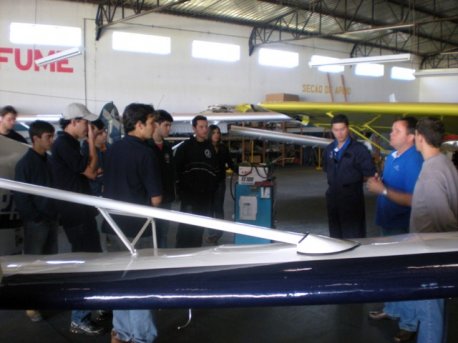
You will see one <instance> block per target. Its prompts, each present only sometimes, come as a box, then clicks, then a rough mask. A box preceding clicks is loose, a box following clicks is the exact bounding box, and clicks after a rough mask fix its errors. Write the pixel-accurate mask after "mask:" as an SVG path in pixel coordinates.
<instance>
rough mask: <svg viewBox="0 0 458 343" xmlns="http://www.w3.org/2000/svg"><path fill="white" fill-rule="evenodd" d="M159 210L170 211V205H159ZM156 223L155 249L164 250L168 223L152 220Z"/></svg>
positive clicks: (161, 220) (166, 221)
mask: <svg viewBox="0 0 458 343" xmlns="http://www.w3.org/2000/svg"><path fill="white" fill-rule="evenodd" d="M161 208H163V209H166V210H170V209H171V208H172V203H171V202H169V203H165V204H161ZM154 221H155V222H156V238H157V247H158V248H161V249H164V248H167V240H168V238H167V237H168V233H169V227H170V225H169V223H170V222H169V221H168V220H163V219H154Z"/></svg>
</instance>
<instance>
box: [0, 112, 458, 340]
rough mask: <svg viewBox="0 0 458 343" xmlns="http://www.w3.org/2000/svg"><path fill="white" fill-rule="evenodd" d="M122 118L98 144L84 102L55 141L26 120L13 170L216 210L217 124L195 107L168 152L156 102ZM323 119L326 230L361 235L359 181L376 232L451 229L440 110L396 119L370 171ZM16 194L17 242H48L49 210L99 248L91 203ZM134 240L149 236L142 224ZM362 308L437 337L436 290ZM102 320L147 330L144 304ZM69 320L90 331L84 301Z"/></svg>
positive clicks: (186, 233) (116, 335)
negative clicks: (328, 135)
mask: <svg viewBox="0 0 458 343" xmlns="http://www.w3.org/2000/svg"><path fill="white" fill-rule="evenodd" d="M0 114H1V119H2V120H1V122H0V134H2V135H4V136H6V137H8V138H11V139H15V140H18V141H21V142H23V143H24V142H25V139H24V138H23V137H22V136H21V135H19V134H17V133H16V132H15V131H14V130H13V126H14V122H15V119H16V115H17V112H16V111H15V109H14V108H13V107H11V106H6V107H5V108H3V109H2V110H1V113H0ZM122 120H123V125H124V129H125V132H126V135H125V137H123V138H122V139H121V140H119V141H117V142H115V143H114V144H113V145H112V146H110V147H109V148H108V149H107V147H106V138H107V135H106V130H105V129H104V127H103V123H100V122H98V121H97V116H96V115H94V114H92V113H91V112H90V111H89V110H88V109H87V108H86V106H84V105H83V104H78V103H73V104H70V105H68V106H67V108H66V109H65V111H64V113H63V118H62V119H61V121H60V125H61V128H62V131H61V132H59V134H58V137H57V139H56V140H55V141H54V127H53V126H52V125H51V124H49V123H47V122H44V121H40V120H37V121H35V122H33V123H32V124H31V125H30V128H29V135H30V139H31V142H32V147H31V148H30V149H29V150H28V151H27V152H26V154H25V155H24V156H23V158H22V159H21V160H20V161H19V162H18V163H17V166H16V173H15V179H16V180H18V181H23V182H28V183H33V184H38V185H43V186H52V187H55V188H59V189H63V190H68V191H73V192H78V193H83V194H93V195H98V196H100V195H102V196H104V197H107V198H111V199H116V200H122V201H127V202H132V203H136V204H141V205H149V206H154V207H162V208H167V209H170V208H171V205H172V203H173V201H174V200H175V194H178V197H179V199H180V200H181V211H183V212H189V213H194V214H200V215H204V216H213V217H216V218H224V212H223V201H224V193H225V187H226V182H225V176H226V174H225V171H226V166H229V167H230V168H232V169H234V168H235V167H234V164H233V163H232V160H231V159H230V157H229V153H228V150H227V148H226V147H225V146H224V145H223V144H222V143H221V131H220V129H219V128H218V127H217V126H213V125H211V126H210V127H209V126H208V121H207V119H206V117H204V116H202V115H198V116H196V117H195V118H194V119H193V121H192V127H193V131H194V135H193V136H192V137H191V138H190V139H189V140H187V141H185V142H184V143H183V144H182V145H181V146H180V147H179V148H178V149H177V151H176V154H175V156H174V154H173V151H172V148H171V145H170V143H168V142H167V141H166V140H165V138H166V137H167V136H168V135H169V132H170V128H171V125H172V122H173V118H172V116H171V115H170V114H169V113H168V112H167V111H164V110H157V111H156V110H155V109H154V108H153V106H151V105H147V104H138V103H133V104H130V105H128V106H127V107H126V109H125V111H124V113H123V116H122ZM331 130H332V133H333V135H334V137H335V141H334V142H333V143H332V144H330V145H329V146H328V147H327V148H326V150H325V158H324V171H325V172H326V174H327V180H328V185H329V187H328V190H327V192H326V202H327V210H328V218H329V230H330V236H331V237H335V238H360V237H365V236H366V218H365V208H364V206H365V205H364V189H363V185H364V183H366V185H367V189H368V191H369V192H372V193H374V194H377V195H378V199H377V210H376V223H377V225H378V226H380V228H381V232H382V235H384V236H389V235H397V234H403V233H408V232H444V231H454V230H458V219H457V217H458V173H457V170H456V168H455V166H454V165H453V164H452V162H451V161H450V160H449V159H447V158H446V157H445V156H444V155H443V154H442V153H441V152H440V144H441V142H442V137H443V135H444V133H445V130H444V126H443V123H442V122H441V121H440V120H439V119H431V118H424V119H421V120H420V121H418V122H417V120H416V119H415V118H412V117H404V118H401V119H398V120H395V121H394V123H393V125H392V130H391V134H390V144H391V146H392V147H393V148H394V151H393V152H392V153H391V154H390V155H388V156H387V158H386V161H385V164H384V169H383V173H382V175H381V176H379V175H378V173H377V172H376V168H375V165H374V163H373V161H372V158H371V155H370V152H369V151H368V149H367V148H366V147H365V146H364V145H363V144H361V143H359V142H358V141H356V140H354V139H353V138H352V137H351V135H350V126H349V122H348V119H347V117H346V116H344V115H336V116H334V117H333V118H332V120H331ZM81 140H84V143H83V147H81V144H80V141H81ZM48 151H51V152H52V154H51V156H48V154H47V152H48ZM15 197H16V205H17V207H18V210H19V212H20V214H21V217H22V219H23V221H24V253H27V254H53V253H57V251H58V247H57V227H58V223H59V222H58V220H60V223H61V224H62V226H63V229H64V231H65V233H66V236H67V238H68V240H69V242H70V244H71V249H72V251H73V252H100V251H102V247H101V241H100V235H99V231H98V228H97V222H96V220H95V216H96V214H97V213H96V211H95V210H94V209H93V208H91V207H88V206H84V205H76V204H72V203H67V202H58V201H54V200H52V199H48V198H44V197H39V196H33V195H29V194H24V193H17V194H15ZM56 209H57V211H56ZM113 217H114V219H115V221H116V223H117V224H118V226H119V227H120V228H121V229H122V231H123V233H124V234H125V236H126V237H128V238H130V239H132V238H134V237H135V236H136V235H137V233H138V231H139V229H140V228H141V227H142V226H143V224H144V221H143V220H142V219H139V218H134V217H126V216H113ZM167 225H168V223H167V222H166V221H157V240H158V246H159V247H160V248H165V247H167V240H168V239H167ZM102 231H103V232H105V233H106V234H107V236H108V241H109V244H108V246H107V249H108V250H109V251H116V250H120V249H123V245H122V242H121V241H120V240H119V238H118V237H117V236H116V235H114V234H113V233H112V232H111V229H110V228H109V227H108V226H104V227H103V228H102ZM203 233H204V230H203V229H202V228H199V227H195V226H189V225H186V224H180V225H179V227H178V230H177V236H176V247H178V248H184V247H199V246H201V245H202V240H203ZM220 237H221V233H220V232H218V231H211V232H210V234H209V236H208V238H207V240H208V242H210V243H216V242H217V241H218V239H219V238H220ZM136 246H137V247H140V248H144V247H151V246H152V239H151V233H150V231H149V230H146V231H145V234H144V236H143V237H142V238H141V239H140V240H139V241H138V242H137V245H136ZM27 315H28V316H29V317H30V318H31V319H32V320H34V321H37V320H40V319H41V314H40V313H39V312H38V311H36V310H28V311H27ZM369 316H370V317H371V318H372V319H375V320H379V319H398V320H399V326H400V331H399V333H398V334H397V335H396V336H395V337H394V339H395V341H396V342H405V341H408V340H411V339H412V338H413V337H414V336H415V335H416V334H417V336H418V342H419V343H423V342H438V343H439V342H441V340H442V337H443V331H444V330H443V327H444V300H443V299H432V300H420V301H401V302H388V303H385V307H384V309H383V310H381V311H371V312H370V313H369ZM113 328H114V329H113V332H112V342H113V343H122V342H129V341H135V342H137V341H138V342H152V341H154V339H155V338H156V336H157V329H156V325H155V320H154V313H153V311H150V310H115V311H113ZM70 331H72V332H74V333H84V334H90V335H94V334H99V333H101V332H102V329H101V327H99V326H98V325H97V324H95V323H94V322H93V321H92V320H91V312H90V311H87V310H74V311H72V316H71V325H70ZM417 332H418V333H417Z"/></svg>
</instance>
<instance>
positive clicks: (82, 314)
mask: <svg viewBox="0 0 458 343" xmlns="http://www.w3.org/2000/svg"><path fill="white" fill-rule="evenodd" d="M90 321H91V311H88V310H73V311H72V322H73V323H75V324H78V325H80V324H83V323H85V324H86V323H89V322H90Z"/></svg>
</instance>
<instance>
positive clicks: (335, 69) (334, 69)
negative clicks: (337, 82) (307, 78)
mask: <svg viewBox="0 0 458 343" xmlns="http://www.w3.org/2000/svg"><path fill="white" fill-rule="evenodd" d="M310 60H311V61H312V62H314V63H320V62H332V61H338V60H339V59H338V58H334V57H329V56H322V55H312V58H311V59H310ZM318 70H319V71H322V72H324V73H342V72H343V71H344V70H345V67H344V66H338V65H324V66H320V67H318Z"/></svg>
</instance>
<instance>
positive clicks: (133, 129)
mask: <svg viewBox="0 0 458 343" xmlns="http://www.w3.org/2000/svg"><path fill="white" fill-rule="evenodd" d="M154 119H155V111H154V108H153V106H151V105H146V104H136V103H133V104H130V105H128V106H127V107H126V109H125V110H124V113H123V115H122V120H123V124H124V130H125V132H126V133H127V134H126V136H125V137H124V138H123V139H122V140H120V141H117V142H115V143H114V144H113V145H112V146H111V147H110V148H109V149H108V151H107V153H106V159H105V175H104V183H105V188H104V193H103V195H104V197H107V198H111V199H115V200H122V201H127V202H131V203H135V204H140V205H150V206H154V207H156V206H159V205H160V203H161V200H162V197H161V191H162V185H161V176H160V169H159V164H158V161H157V158H156V155H155V153H154V152H153V150H152V149H151V147H149V146H148V144H147V143H146V141H147V140H148V139H151V138H152V137H153V133H154V130H155V124H154ZM113 219H114V220H115V221H116V223H117V224H118V226H119V227H120V229H121V230H122V231H123V232H124V234H125V235H126V236H127V237H128V238H131V239H132V238H133V237H135V236H136V235H137V233H138V231H139V230H140V229H141V228H142V226H143V224H144V223H145V219H144V218H135V217H128V216H113ZM104 230H105V231H106V232H107V233H108V236H109V238H110V243H111V244H110V245H108V246H107V248H108V250H111V251H113V250H120V249H125V247H124V248H123V245H122V242H121V241H120V239H119V238H118V237H117V236H115V235H113V233H112V232H110V231H107V228H106V227H105V228H104ZM135 247H136V248H139V247H140V248H143V247H152V238H151V230H146V231H145V234H144V236H143V237H142V238H141V239H140V240H139V241H138V242H137V244H136V246H135ZM156 337H157V329H156V325H155V320H154V313H153V311H151V310H115V311H113V331H112V339H111V342H112V343H122V342H148V343H149V342H153V341H154V340H155V339H156Z"/></svg>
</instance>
